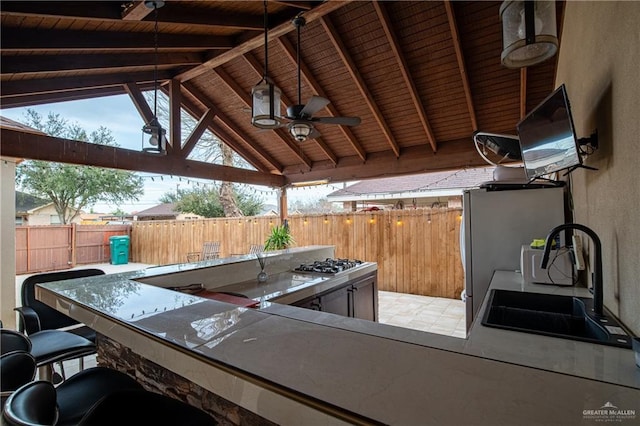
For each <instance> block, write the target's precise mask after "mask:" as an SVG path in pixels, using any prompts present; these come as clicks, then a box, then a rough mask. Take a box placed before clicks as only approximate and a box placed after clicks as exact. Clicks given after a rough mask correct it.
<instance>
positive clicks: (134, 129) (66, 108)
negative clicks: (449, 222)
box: [0, 95, 341, 213]
mask: <svg viewBox="0 0 640 426" xmlns="http://www.w3.org/2000/svg"><path fill="white" fill-rule="evenodd" d="M28 108H30V109H33V110H35V111H37V112H38V113H39V114H40V115H42V116H43V117H45V118H46V116H47V115H48V114H49V113H50V112H52V113H54V114H59V115H60V116H61V117H62V118H64V119H65V120H67V121H68V122H69V123H77V124H78V125H79V126H80V127H82V128H83V129H85V130H86V131H87V133H91V132H92V131H94V130H97V129H98V128H99V127H100V126H104V127H106V128H108V129H110V130H111V132H112V134H113V136H114V137H115V140H116V143H117V144H118V145H119V146H120V147H121V148H127V149H133V150H137V151H139V150H141V148H142V126H143V125H144V120H143V119H142V117H140V115H139V114H138V111H137V110H136V108H135V107H134V105H133V103H132V102H131V100H130V98H129V96H128V95H118V96H109V97H102V98H95V99H88V100H79V101H71V102H58V103H52V104H46V105H38V106H33V107H28ZM28 108H5V109H1V110H0V115H2V116H4V117H7V118H10V119H12V120H15V121H18V122H24V121H25V117H26V115H25V113H26V110H27V109H28ZM138 174H139V175H140V176H142V177H143V179H144V195H143V196H142V197H141V198H140V199H139V200H138V201H133V202H129V203H126V204H121V205H115V204H105V203H98V204H96V205H95V206H94V207H93V209H92V210H93V212H95V213H111V212H113V211H115V210H117V209H118V208H119V209H120V210H123V211H124V212H126V213H134V212H137V211H140V210H145V209H148V208H150V207H153V206H155V205H157V204H159V199H160V197H161V196H162V195H163V194H165V193H167V192H170V191H173V192H175V191H176V189H177V188H178V187H179V188H180V189H189V188H194V187H202V186H206V185H210V184H213V181H207V180H205V179H192V178H184V177H178V176H160V175H156V174H151V173H138ZM248 187H249V188H250V189H251V190H253V191H255V194H256V195H258V196H259V197H260V198H262V199H263V202H264V203H265V204H273V205H277V204H278V201H277V200H278V191H277V190H275V189H272V188H269V187H265V186H250V185H248ZM339 188H341V186H338V185H320V186H315V187H309V188H289V189H287V197H288V200H289V204H291V203H294V202H296V201H304V202H308V201H310V200H314V199H319V198H322V197H325V196H326V195H327V194H329V193H331V192H333V191H336V190H338V189H339ZM17 189H19V188H17Z"/></svg>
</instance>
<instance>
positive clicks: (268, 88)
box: [251, 0, 282, 129]
mask: <svg viewBox="0 0 640 426" xmlns="http://www.w3.org/2000/svg"><path fill="white" fill-rule="evenodd" d="M268 18H269V15H268V14H267V1H266V0H265V1H264V75H263V76H262V80H260V81H259V82H258V84H256V85H255V86H254V87H253V89H251V97H252V98H253V103H252V107H251V124H253V125H254V126H256V127H258V128H260V129H277V128H278V127H280V125H281V124H282V114H281V113H280V95H281V93H282V92H281V91H280V89H279V88H278V87H277V86H276V85H275V84H273V81H272V80H271V79H270V78H269V48H268V45H267V33H268V31H269V26H268Z"/></svg>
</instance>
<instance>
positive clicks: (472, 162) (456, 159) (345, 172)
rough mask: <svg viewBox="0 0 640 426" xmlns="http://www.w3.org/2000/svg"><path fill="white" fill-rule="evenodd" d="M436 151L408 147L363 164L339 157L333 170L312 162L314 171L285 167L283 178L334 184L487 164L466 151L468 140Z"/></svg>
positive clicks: (378, 154) (374, 155)
mask: <svg viewBox="0 0 640 426" xmlns="http://www.w3.org/2000/svg"><path fill="white" fill-rule="evenodd" d="M438 148H439V149H438V152H437V153H433V152H431V151H427V150H425V149H424V147H423V146H412V147H407V148H405V149H403V150H402V155H401V156H400V158H396V156H395V153H394V152H393V151H392V150H387V151H384V152H376V153H371V154H369V156H368V157H367V162H366V163H364V164H363V163H362V162H360V159H359V158H358V157H357V156H350V157H341V158H340V161H339V162H338V165H337V166H335V167H334V166H333V165H332V164H331V163H330V162H329V161H324V162H318V163H315V164H314V168H313V170H312V171H310V172H305V173H300V172H299V171H298V170H296V169H295V168H294V167H287V168H285V170H284V175H285V176H286V178H287V184H291V183H294V182H306V181H313V180H321V179H327V178H328V179H330V180H331V182H333V183H337V182H348V181H353V180H360V179H374V178H385V177H393V176H399V175H410V174H416V173H428V172H434V171H442V170H454V169H461V168H466V167H479V166H486V165H487V163H485V162H484V160H483V159H482V158H481V157H480V156H479V155H478V153H477V152H476V151H475V150H470V149H469V139H468V138H464V139H461V140H456V141H447V142H445V143H440V144H439V145H438Z"/></svg>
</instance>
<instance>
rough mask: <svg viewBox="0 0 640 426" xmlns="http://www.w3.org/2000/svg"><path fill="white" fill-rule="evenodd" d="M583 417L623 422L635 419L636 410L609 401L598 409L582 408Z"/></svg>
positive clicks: (599, 420)
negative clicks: (622, 407)
mask: <svg viewBox="0 0 640 426" xmlns="http://www.w3.org/2000/svg"><path fill="white" fill-rule="evenodd" d="M582 417H583V418H584V419H589V420H595V421H597V422H622V421H623V420H633V419H635V418H636V410H622V409H620V408H618V407H616V406H615V405H613V404H612V403H611V402H609V401H607V402H606V403H605V404H604V405H603V406H602V407H600V408H599V409H598V410H582Z"/></svg>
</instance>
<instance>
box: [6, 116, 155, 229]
mask: <svg viewBox="0 0 640 426" xmlns="http://www.w3.org/2000/svg"><path fill="white" fill-rule="evenodd" d="M26 118H27V123H25V124H27V125H28V126H31V127H34V128H36V129H38V130H41V131H43V132H45V133H47V134H49V135H51V136H56V137H63V138H68V139H75V140H80V141H84V142H91V143H96V144H102V145H110V146H116V145H117V144H116V143H115V139H114V137H113V135H112V134H111V131H110V130H109V129H107V128H106V127H102V126H101V127H100V128H99V129H98V130H96V131H94V132H91V134H90V135H89V136H87V133H86V131H85V130H83V129H81V128H80V127H79V126H78V125H77V124H69V123H68V122H67V121H66V120H64V119H63V118H61V117H60V116H59V115H58V114H53V113H49V115H48V116H47V120H46V121H44V120H43V119H42V116H40V114H38V113H37V112H35V111H34V110H28V111H27V114H26ZM16 183H18V184H19V185H20V186H21V187H22V188H23V189H24V190H25V191H27V192H29V193H30V194H32V195H35V196H38V197H42V198H46V199H49V200H50V201H51V202H52V203H53V204H54V207H55V209H56V212H57V213H58V216H59V217H60V222H62V223H69V222H71V221H72V220H73V219H74V218H75V217H76V216H78V215H79V214H80V213H81V210H83V209H86V208H90V207H91V206H92V205H94V204H95V203H97V202H100V201H102V202H108V203H114V204H120V203H123V202H125V201H128V200H138V199H139V197H140V196H141V195H142V194H143V183H142V178H141V177H139V176H137V175H135V174H134V173H131V172H127V171H122V170H113V169H104V168H100V167H90V166H76V165H70V164H62V163H51V162H46V161H37V160H29V161H24V162H22V163H21V164H20V165H19V166H18V168H17V171H16Z"/></svg>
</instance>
